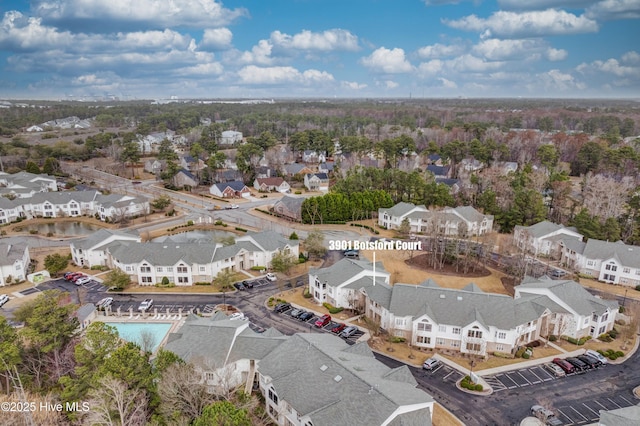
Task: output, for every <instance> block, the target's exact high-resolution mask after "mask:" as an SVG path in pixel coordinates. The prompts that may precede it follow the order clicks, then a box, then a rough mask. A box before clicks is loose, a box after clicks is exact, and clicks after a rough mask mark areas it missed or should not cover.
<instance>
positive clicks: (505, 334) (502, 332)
mask: <svg viewBox="0 0 640 426" xmlns="http://www.w3.org/2000/svg"><path fill="white" fill-rule="evenodd" d="M506 338H507V333H505V332H504V331H500V332H498V339H500V340H504V339H506Z"/></svg>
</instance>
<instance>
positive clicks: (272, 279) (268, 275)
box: [267, 272, 278, 281]
mask: <svg viewBox="0 0 640 426" xmlns="http://www.w3.org/2000/svg"><path fill="white" fill-rule="evenodd" d="M267 279H268V280H269V281H276V280H277V279H278V277H276V274H274V273H273V272H269V273H268V274H267Z"/></svg>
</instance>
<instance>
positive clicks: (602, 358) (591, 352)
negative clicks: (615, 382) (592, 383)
mask: <svg viewBox="0 0 640 426" xmlns="http://www.w3.org/2000/svg"><path fill="white" fill-rule="evenodd" d="M584 354H585V355H589V356H591V357H593V358H595V359H597V360H598V361H600V362H601V363H602V365H604V364H608V363H609V360H607V358H606V357H605V356H604V355H602V354H601V353H600V352H598V351H594V350H593V349H587V351H586V352H585V353H584Z"/></svg>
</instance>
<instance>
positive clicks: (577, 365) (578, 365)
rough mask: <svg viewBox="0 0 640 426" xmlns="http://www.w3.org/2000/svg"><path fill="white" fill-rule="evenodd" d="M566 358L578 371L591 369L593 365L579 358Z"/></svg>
mask: <svg viewBox="0 0 640 426" xmlns="http://www.w3.org/2000/svg"><path fill="white" fill-rule="evenodd" d="M565 360H566V361H567V362H568V363H570V364H571V365H573V366H574V367H575V368H576V370H577V371H587V370H590V369H591V366H589V365H588V364H585V363H584V362H582V361H580V360H579V359H578V358H575V357H568V358H565Z"/></svg>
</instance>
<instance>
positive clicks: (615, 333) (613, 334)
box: [609, 328, 618, 339]
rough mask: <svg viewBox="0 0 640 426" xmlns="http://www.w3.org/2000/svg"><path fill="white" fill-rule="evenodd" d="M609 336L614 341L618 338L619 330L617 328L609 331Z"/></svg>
mask: <svg viewBox="0 0 640 426" xmlns="http://www.w3.org/2000/svg"><path fill="white" fill-rule="evenodd" d="M609 336H611V338H612V339H615V338H616V337H618V330H616V329H615V328H613V329H611V331H609Z"/></svg>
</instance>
